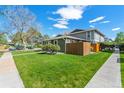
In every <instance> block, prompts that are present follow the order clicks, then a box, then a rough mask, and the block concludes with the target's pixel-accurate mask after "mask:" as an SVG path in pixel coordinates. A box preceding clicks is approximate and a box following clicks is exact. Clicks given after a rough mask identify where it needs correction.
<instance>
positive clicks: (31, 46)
mask: <svg viewBox="0 0 124 93" xmlns="http://www.w3.org/2000/svg"><path fill="white" fill-rule="evenodd" d="M26 48H28V49H33V48H34V46H33V45H27V46H26Z"/></svg>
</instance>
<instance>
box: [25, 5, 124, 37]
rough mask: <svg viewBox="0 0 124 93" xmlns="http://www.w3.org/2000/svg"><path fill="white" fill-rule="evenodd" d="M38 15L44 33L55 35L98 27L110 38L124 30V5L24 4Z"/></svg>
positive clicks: (37, 18) (37, 19)
mask: <svg viewBox="0 0 124 93" xmlns="http://www.w3.org/2000/svg"><path fill="white" fill-rule="evenodd" d="M24 7H26V8H28V9H29V10H30V11H31V12H33V13H34V14H35V15H36V21H37V22H38V23H40V24H41V26H42V28H41V32H42V34H48V35H50V36H55V35H57V34H63V33H65V32H70V31H72V30H73V29H89V28H97V29H99V30H100V31H101V32H102V33H103V34H105V35H106V37H108V38H112V39H114V38H115V37H116V33H118V32H120V31H122V32H124V30H123V29H124V6H112V5H110V6H107V5H105V6H101V5H99V6H66V5H63V6H62V5H61V6H60V5H58V6H57V5H56V6H55V5H53V6H51V5H48V6H46V5H41V6H37V5H36V6H24Z"/></svg>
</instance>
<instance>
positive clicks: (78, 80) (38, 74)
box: [14, 52, 111, 88]
mask: <svg viewBox="0 0 124 93" xmlns="http://www.w3.org/2000/svg"><path fill="white" fill-rule="evenodd" d="M14 54H16V52H14ZM17 54H18V52H17ZM110 55H111V53H107V52H100V53H96V54H90V55H88V56H76V55H67V54H60V55H48V54H33V55H21V56H14V60H15V62H16V65H17V68H18V70H19V73H20V75H21V78H22V80H23V82H24V85H25V87H45V88H54V87H56V88H74V87H75V88H82V87H85V85H86V84H87V83H88V81H89V80H90V79H91V78H92V77H93V75H94V74H95V73H96V71H97V70H98V69H99V68H100V67H101V66H102V65H103V63H104V62H105V61H106V60H107V59H108V57H109V56H110Z"/></svg>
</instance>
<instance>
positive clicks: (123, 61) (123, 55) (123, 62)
mask: <svg viewBox="0 0 124 93" xmlns="http://www.w3.org/2000/svg"><path fill="white" fill-rule="evenodd" d="M120 61H121V79H122V87H124V53H121V60H120Z"/></svg>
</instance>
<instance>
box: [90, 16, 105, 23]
mask: <svg viewBox="0 0 124 93" xmlns="http://www.w3.org/2000/svg"><path fill="white" fill-rule="evenodd" d="M104 18H105V16H100V17H97V18H95V19H92V20H90V21H89V23H95V22H98V21H101V20H103V19H104Z"/></svg>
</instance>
